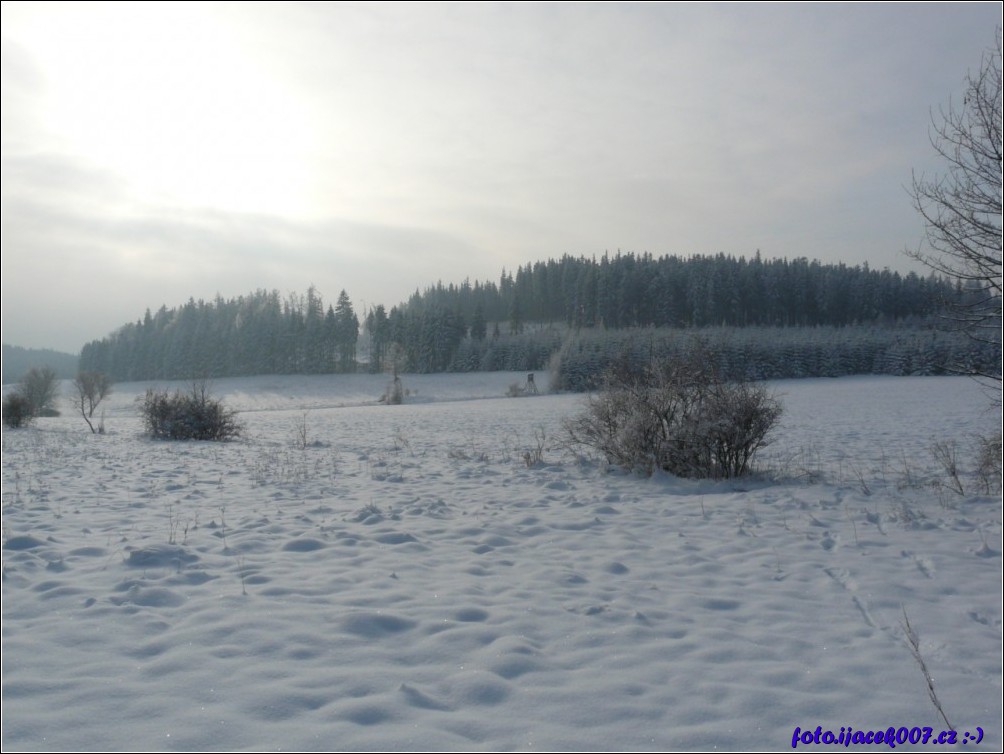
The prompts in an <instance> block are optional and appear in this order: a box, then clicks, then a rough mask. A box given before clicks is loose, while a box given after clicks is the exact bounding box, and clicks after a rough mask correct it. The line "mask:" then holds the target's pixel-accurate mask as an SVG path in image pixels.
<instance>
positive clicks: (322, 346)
mask: <svg viewBox="0 0 1004 754" xmlns="http://www.w3.org/2000/svg"><path fill="white" fill-rule="evenodd" d="M966 296H967V293H966V291H965V290H962V289H960V288H958V287H955V286H953V285H952V284H950V283H949V282H947V281H945V280H944V279H941V278H938V277H934V276H931V277H926V278H922V277H918V276H917V275H914V274H910V275H907V276H905V277H904V276H901V275H899V274H898V273H894V272H890V271H888V270H883V271H881V272H878V271H873V270H870V269H869V268H868V267H867V265H865V266H863V267H847V266H846V265H842V264H841V265H823V264H821V263H819V262H811V263H810V262H808V261H807V260H805V259H796V260H791V261H789V260H773V261H764V260H762V259H761V258H760V255H759V254H757V255H756V256H755V257H754V258H753V259H751V260H747V259H745V258H738V259H737V258H735V257H731V256H726V255H724V254H720V255H718V256H714V257H693V258H690V259H682V258H680V257H675V256H667V257H660V258H653V257H652V256H651V255H647V254H645V255H641V256H635V255H632V254H627V255H621V254H617V255H616V256H614V257H612V258H611V257H610V256H609V255H604V257H603V258H602V259H600V260H599V261H597V260H595V259H591V260H590V259H585V258H582V257H578V258H575V257H570V256H565V257H562V258H561V259H559V260H548V261H547V262H539V263H536V264H533V265H526V266H525V267H520V268H519V269H518V270H517V271H516V273H515V275H513V274H510V273H505V272H503V274H502V277H501V279H500V281H499V283H498V284H495V283H491V282H487V283H480V282H475V283H473V284H471V283H470V282H469V281H465V282H464V283H462V284H461V285H459V286H456V285H449V286H445V287H444V286H443V285H442V284H438V285H436V286H434V287H432V288H429V289H427V290H426V291H425V292H424V293H419V292H417V291H416V293H415V294H414V295H413V296H412V297H411V298H410V299H409V301H408V302H406V303H404V304H401V305H399V306H395V307H393V308H392V309H390V311H387V310H386V309H385V307H384V306H382V305H380V306H376V307H374V308H373V309H371V310H370V311H369V312H367V313H366V316H365V322H364V326H365V334H366V337H365V338H364V339H363V347H364V350H365V351H367V354H366V358H365V361H366V362H367V365H368V368H369V369H370V370H371V371H382V370H394V371H413V372H441V371H453V370H463V371H474V370H491V369H539V368H541V367H542V366H543V365H544V364H546V362H547V360H548V357H549V356H550V355H551V354H552V353H554V352H555V351H557V350H558V349H559V347H561V345H562V343H563V342H565V341H566V336H565V334H564V332H563V331H562V328H557V327H556V328H550V327H547V326H544V327H536V328H530V329H531V330H535V332H533V333H530V332H528V333H527V334H526V336H524V334H523V333H524V330H525V329H526V328H527V325H528V324H529V323H537V324H538V325H539V324H541V323H543V324H545V325H546V324H547V323H550V324H556V325H563V326H564V328H566V329H571V330H574V331H576V332H578V331H580V330H582V329H583V328H585V329H586V330H589V329H590V328H596V329H600V330H620V329H627V328H633V329H636V328H651V327H672V328H686V329H693V328H706V327H709V326H718V327H721V326H724V327H747V328H748V327H793V326H798V327H845V326H849V325H852V324H855V323H863V324H868V325H874V324H881V325H883V326H893V325H903V324H904V323H923V322H926V321H929V320H930V317H931V316H932V315H933V314H934V313H935V312H937V311H939V310H940V309H941V308H942V307H943V305H944V304H945V302H946V301H947V302H953V301H954V302H958V301H959V300H963V299H965V297H966ZM359 335H360V321H359V319H358V317H357V316H356V314H355V312H354V310H353V307H352V303H351V300H350V299H349V297H348V295H347V293H346V292H345V291H342V292H341V294H340V295H339V297H338V301H337V303H336V305H335V306H334V307H332V306H330V305H329V306H328V307H327V308H325V306H324V302H323V300H322V298H321V295H320V294H319V293H318V292H317V290H316V289H315V288H313V287H311V288H310V289H309V290H308V291H307V293H306V295H304V296H299V295H296V294H291V295H289V296H286V297H285V298H284V297H282V296H280V294H279V293H278V291H271V292H268V291H261V290H260V291H257V292H255V293H252V294H250V295H247V296H241V297H238V298H236V299H229V300H224V299H223V298H222V297H220V296H217V297H216V299H215V301H213V302H208V303H207V302H204V301H198V302H196V301H194V300H191V299H190V300H189V301H188V303H187V304H185V305H184V306H181V307H179V308H175V309H168V308H166V307H164V306H162V307H161V308H160V310H158V311H157V312H156V313H155V314H151V313H150V312H149V311H147V313H146V315H145V316H144V317H143V319H141V320H139V321H137V322H135V323H131V324H128V325H125V326H124V327H122V328H120V329H119V330H118V331H117V332H115V333H113V334H112V335H110V336H109V337H107V338H104V339H103V340H100V341H94V342H92V343H89V344H87V345H86V346H85V347H84V349H83V351H82V352H81V356H80V369H83V370H89V371H100V372H104V373H106V374H108V375H109V376H111V378H112V379H114V380H116V381H127V380H149V379H184V378H189V377H193V376H214V377H222V376H243V375H252V374H297V373H306V374H309V373H328V372H339V371H355V370H356V369H357V368H358V365H357V363H356V356H357V353H356V352H357V344H358V343H359Z"/></svg>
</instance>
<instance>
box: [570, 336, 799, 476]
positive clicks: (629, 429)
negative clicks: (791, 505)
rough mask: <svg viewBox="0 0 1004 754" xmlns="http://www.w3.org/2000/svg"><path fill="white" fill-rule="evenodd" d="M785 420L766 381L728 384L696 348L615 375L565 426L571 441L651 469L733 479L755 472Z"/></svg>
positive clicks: (627, 464) (620, 463)
mask: <svg viewBox="0 0 1004 754" xmlns="http://www.w3.org/2000/svg"><path fill="white" fill-rule="evenodd" d="M780 417H781V404H780V402H779V401H778V400H777V399H776V398H775V397H774V396H773V395H771V394H770V393H769V392H768V391H767V388H766V387H765V386H764V385H762V384H758V383H751V382H744V381H740V382H725V381H723V380H721V379H719V378H718V376H717V374H716V373H715V370H714V369H713V368H712V367H711V366H710V364H709V362H708V360H707V359H705V358H703V357H702V355H701V353H699V352H695V353H694V354H693V355H692V356H690V357H689V358H686V359H681V360H678V361H676V362H674V363H671V364H659V365H653V366H651V367H649V368H647V369H645V370H644V371H643V372H641V373H637V372H631V371H630V370H628V369H623V368H622V369H621V370H620V371H618V372H613V373H611V374H609V375H608V376H607V378H606V380H605V388H604V390H603V391H602V392H601V393H599V394H598V395H597V396H595V397H593V398H591V399H590V401H589V403H588V405H587V408H586V411H585V413H583V414H582V415H580V416H578V417H575V418H573V419H571V420H569V421H567V422H566V423H565V431H566V433H567V435H568V439H569V444H570V445H572V446H575V445H582V446H587V447H590V448H593V449H594V450H599V451H600V452H602V453H603V455H604V456H605V457H606V459H607V460H608V461H609V462H610V463H613V464H616V465H618V466H623V467H626V468H629V469H632V470H635V471H641V472H643V473H645V474H651V473H652V472H653V471H654V470H655V469H662V470H664V471H668V472H670V473H671V474H675V475H677V476H682V477H689V478H708V477H710V478H731V477H738V476H743V475H744V474H747V473H749V471H750V468H751V463H752V460H753V458H754V456H755V454H756V452H757V451H758V450H759V449H760V448H762V447H764V446H765V445H767V443H768V435H769V433H770V431H771V430H772V429H773V428H774V427H775V425H776V424H777V422H778V420H779V419H780Z"/></svg>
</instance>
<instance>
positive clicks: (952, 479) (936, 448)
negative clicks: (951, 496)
mask: <svg viewBox="0 0 1004 754" xmlns="http://www.w3.org/2000/svg"><path fill="white" fill-rule="evenodd" d="M931 455H932V456H933V457H934V460H935V463H937V464H938V466H940V467H941V470H942V471H944V472H945V476H946V477H947V478H948V487H949V488H950V489H951V490H952V491H953V492H954V493H955V494H957V495H964V494H965V489H964V487H963V486H962V479H961V478H960V476H959V446H958V445H957V444H956V443H955V441H954V440H942V441H940V442H936V443H934V444H933V445H932V446H931Z"/></svg>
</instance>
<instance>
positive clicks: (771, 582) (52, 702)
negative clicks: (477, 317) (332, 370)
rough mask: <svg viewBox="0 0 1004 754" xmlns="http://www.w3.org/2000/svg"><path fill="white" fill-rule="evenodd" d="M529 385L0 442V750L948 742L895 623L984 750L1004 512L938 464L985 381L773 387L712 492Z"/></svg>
mask: <svg viewBox="0 0 1004 754" xmlns="http://www.w3.org/2000/svg"><path fill="white" fill-rule="evenodd" d="M543 377H544V376H543V375H539V376H538V381H540V382H543ZM523 379H525V375H522V374H520V375H513V374H477V375H436V376H427V377H406V378H405V387H408V388H410V389H411V390H412V391H415V390H417V394H413V395H412V396H411V398H410V403H408V404H406V405H403V406H384V405H378V404H375V403H374V402H373V399H374V398H375V397H376V396H378V395H380V394H381V392H382V391H383V389H384V386H385V384H384V383H385V378H383V377H369V376H344V377H267V378H251V379H241V380H222V381H219V382H218V383H216V385H215V386H214V392H215V394H217V395H219V396H221V397H223V398H224V400H225V401H226V402H227V403H228V405H230V406H232V407H234V408H237V409H240V410H241V411H242V419H243V421H244V422H245V423H246V427H247V430H246V436H245V438H244V439H243V440H240V441H237V442H231V443H225V444H216V443H168V442H154V441H150V440H147V439H144V438H142V437H141V436H140V423H139V419H138V417H137V415H136V409H135V403H134V399H135V397H136V396H137V395H139V394H141V393H142V391H143V390H144V388H145V387H146V386H145V385H139V384H130V385H118V386H116V392H115V393H114V395H113V396H112V397H111V398H110V399H109V402H108V406H107V415H106V418H105V424H106V426H107V429H108V433H107V434H105V435H92V434H91V433H90V432H89V431H88V429H87V427H86V425H85V424H84V422H83V420H82V419H81V418H80V417H79V416H78V417H74V416H73V415H72V414H71V413H70V409H69V404H68V402H67V403H66V404H65V405H64V406H63V407H62V408H63V412H64V413H63V416H62V417H59V418H54V419H42V420H40V421H39V422H38V424H37V426H36V428H34V429H29V430H18V431H10V430H7V429H4V431H3V542H4V544H3V655H2V659H3V736H2V743H3V748H4V750H5V751H8V750H11V751H13V750H77V749H80V750H101V749H111V750H226V749H236V750H252V751H256V750H277V749H290V750H298V749H303V750H421V749H434V750H464V749H475V750H533V749H544V750H566V751H573V750H625V749H628V750H667V749H668V750H714V749H716V748H717V749H770V750H780V749H790V748H791V746H792V737H793V733H794V731H795V729H796V727H797V728H800V729H801V730H802V731H809V732H810V737H811V734H813V732H814V731H815V729H816V726H821V729H822V732H823V736H825V731H827V730H832V731H833V732H834V734H835V735H839V734H840V731H841V728H844V729H846V728H847V727H848V726H850V727H851V728H853V729H854V731H862V732H867V731H870V730H882V731H885V730H886V729H887V728H889V727H890V726H893V727H895V728H897V729H899V728H900V727H904V728H906V729H907V730H906V734H907V735H909V732H910V731H909V729H910V728H913V727H917V728H918V729H920V730H919V733H923V728H924V727H925V726H929V727H930V728H932V729H933V737H934V738H936V737H937V736H938V734H939V733H940V732H941V731H942V730H943V729H945V728H946V726H945V724H944V722H943V721H942V720H941V719H940V716H939V714H938V712H937V711H936V709H935V706H934V704H933V703H932V701H931V698H930V695H929V690H928V686H927V682H926V681H925V678H924V674H923V672H922V670H921V667H920V664H919V663H918V662H917V660H916V659H915V658H914V656H913V653H912V651H911V647H910V645H909V644H908V642H907V640H906V637H905V631H904V611H905V614H906V615H907V616H908V619H909V622H910V625H911V626H912V627H913V629H914V631H915V632H916V634H917V635H918V636H919V647H920V656H921V658H922V659H923V661H924V662H925V663H926V667H927V669H928V670H929V671H930V675H931V676H932V678H933V683H934V691H935V694H936V696H937V698H938V700H939V701H940V703H941V705H942V707H943V709H944V712H945V714H946V715H947V717H948V720H949V721H950V722H951V726H952V728H954V729H955V730H957V731H958V742H959V746H960V747H962V748H964V749H967V750H976V751H978V750H986V751H993V750H999V749H1000V748H1001V745H1002V741H1004V739H1002V737H1001V675H1002V658H1001V626H1002V623H1001V549H1002V546H1001V498H1000V495H999V493H992V494H990V495H985V494H983V495H981V494H980V493H979V492H977V491H976V485H975V482H974V481H973V480H966V481H967V483H969V484H970V489H969V490H968V491H967V492H966V494H965V495H958V494H956V493H954V492H952V491H951V490H949V489H947V488H946V487H941V488H938V487H936V486H932V485H931V481H932V480H935V479H941V480H942V481H947V478H946V477H945V475H944V474H943V473H939V472H938V471H937V469H936V467H935V464H934V463H933V462H932V460H931V456H930V454H929V452H928V447H929V446H930V445H931V443H932V442H934V441H937V440H952V439H954V440H957V441H958V442H959V443H960V447H964V448H965V447H968V443H969V440H970V436H971V434H973V433H976V432H981V433H989V432H991V431H995V430H997V429H999V428H1000V416H999V414H993V413H987V412H986V411H985V408H986V406H987V402H986V399H985V397H984V396H983V395H982V394H981V393H980V391H979V388H978V387H977V386H975V385H974V384H973V383H972V382H970V381H968V380H966V379H962V378H936V377H932V378H890V377H885V378H879V377H861V378H842V379H837V380H804V381H789V382H781V383H776V384H775V387H776V389H777V391H778V392H779V393H780V394H781V395H782V398H783V401H784V404H785V407H786V415H785V417H784V422H783V426H782V428H781V429H780V431H779V432H778V439H777V442H776V443H775V444H774V445H772V446H771V447H770V448H769V449H768V452H767V453H766V455H765V456H764V458H763V459H762V460H763V462H764V463H765V464H768V465H770V466H772V467H773V468H774V472H773V474H772V475H771V476H769V477H766V476H765V477H762V478H760V479H756V480H744V481H742V482H738V483H711V482H692V481H683V480H679V479H675V478H672V477H668V476H665V475H664V476H660V477H656V478H653V479H640V478H637V477H632V476H628V475H624V474H622V473H617V472H613V471H610V470H607V469H604V468H603V465H602V464H600V463H598V462H596V461H585V460H583V459H576V458H574V457H573V456H572V455H570V454H569V453H567V452H565V451H563V450H561V449H560V448H557V447H555V444H554V443H555V441H556V440H557V439H558V438H559V436H560V424H561V419H562V417H565V416H569V415H571V414H573V413H574V412H576V411H578V410H579V409H580V406H581V403H582V401H583V400H584V399H583V397H582V396H577V395H557V396H551V395H546V396H540V397H533V398H520V399H509V398H504V397H502V396H503V394H504V393H505V391H506V388H507V387H508V386H509V385H510V384H511V383H512V382H516V381H522V380H523ZM541 387H544V385H541ZM304 430H305V431H306V441H307V442H306V447H304V446H303V442H302V440H303V435H302V433H303V431H304ZM541 438H543V440H542V441H541ZM539 445H542V446H543V447H542V454H543V462H542V463H540V464H537V465H530V466H528V464H527V463H526V461H525V460H524V454H525V453H527V452H530V453H531V455H532V454H534V453H535V452H536V451H537V449H538V447H539ZM961 455H962V457H963V458H964V460H965V461H966V462H967V463H968V461H969V453H968V451H964V452H963V453H962V454H961ZM977 727H979V728H981V729H982V731H983V739H982V741H981V742H980V743H978V744H976V743H974V742H973V741H971V740H970V741H969V742H968V743H966V744H965V745H963V740H964V738H963V737H964V735H965V734H966V733H969V734H970V735H971V736H973V735H977ZM915 735H917V734H915ZM931 745H932V744H931V743H928V744H927V746H924V745H923V744H917V745H910V744H906V745H897V746H896V748H897V749H899V750H902V749H906V750H918V749H929V748H930V746H931ZM884 747H886V744H882V745H880V746H879V747H878V748H879V749H881V748H884ZM798 748H799V749H832V748H834V747H833V746H825V745H822V744H819V745H817V744H815V743H812V744H805V743H801V742H800V741H799V742H798ZM838 748H843V747H842V746H839V747H838ZM851 748H861V749H867V750H875V749H876V746H875V745H871V746H868V745H862V746H859V747H854V746H852V747H851ZM953 748H954V747H953Z"/></svg>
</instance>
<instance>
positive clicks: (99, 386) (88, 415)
mask: <svg viewBox="0 0 1004 754" xmlns="http://www.w3.org/2000/svg"><path fill="white" fill-rule="evenodd" d="M73 387H74V388H75V389H76V392H75V393H74V394H73V396H72V397H71V398H70V400H71V401H73V407H74V408H75V409H77V410H78V411H79V412H80V415H81V416H83V417H84V421H85V422H87V426H88V427H90V428H91V432H94V433H97V432H98V430H97V429H95V428H94V424H93V423H92V422H91V419H93V418H94V409H96V408H97V407H98V404H99V403H101V401H103V400H104V399H105V397H106V396H107V395H108V394H109V393H110V392H111V391H112V382H111V380H110V379H108V375H106V374H104V373H103V372H80V373H79V374H77V377H76V379H74V380H73Z"/></svg>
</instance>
